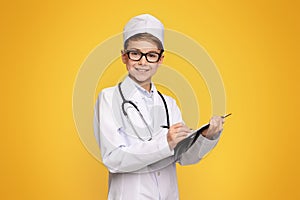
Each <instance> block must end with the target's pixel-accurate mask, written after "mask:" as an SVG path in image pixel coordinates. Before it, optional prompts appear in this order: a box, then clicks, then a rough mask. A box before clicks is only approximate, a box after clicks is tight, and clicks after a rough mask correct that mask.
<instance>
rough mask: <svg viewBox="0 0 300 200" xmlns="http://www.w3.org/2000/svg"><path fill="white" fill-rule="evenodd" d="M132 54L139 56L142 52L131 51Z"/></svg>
mask: <svg viewBox="0 0 300 200" xmlns="http://www.w3.org/2000/svg"><path fill="white" fill-rule="evenodd" d="M130 55H132V56H138V55H140V53H139V52H138V51H131V52H130Z"/></svg>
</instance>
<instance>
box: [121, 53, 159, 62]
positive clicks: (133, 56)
mask: <svg viewBox="0 0 300 200" xmlns="http://www.w3.org/2000/svg"><path fill="white" fill-rule="evenodd" d="M163 52H164V50H161V51H160V53H157V52H148V53H142V52H140V51H138V50H126V51H125V53H126V54H127V55H128V58H129V59H130V60H133V61H139V60H141V59H142V57H143V56H145V58H146V60H147V62H149V63H156V62H158V61H159V59H160V58H161V56H162V54H163Z"/></svg>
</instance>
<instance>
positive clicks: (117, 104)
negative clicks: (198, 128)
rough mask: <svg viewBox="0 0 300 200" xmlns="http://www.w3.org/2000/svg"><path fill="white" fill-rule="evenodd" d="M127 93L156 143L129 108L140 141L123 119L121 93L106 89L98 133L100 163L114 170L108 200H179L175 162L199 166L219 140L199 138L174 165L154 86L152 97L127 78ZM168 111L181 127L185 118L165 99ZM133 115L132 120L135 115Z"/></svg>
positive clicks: (98, 114)
mask: <svg viewBox="0 0 300 200" xmlns="http://www.w3.org/2000/svg"><path fill="white" fill-rule="evenodd" d="M121 87H122V92H123V94H124V97H125V99H126V100H131V101H133V102H134V103H135V104H136V105H137V107H138V108H139V110H140V111H141V113H142V115H143V116H144V118H145V120H146V121H147V123H148V126H149V127H150V129H151V133H152V140H151V141H147V140H146V139H147V138H149V137H150V133H149V131H147V128H146V125H145V124H144V123H142V121H141V119H140V117H139V116H137V112H136V110H134V109H133V108H132V106H131V105H130V104H126V105H125V108H126V109H127V111H128V113H129V115H130V116H131V117H132V118H130V119H132V120H131V121H133V124H134V127H136V130H137V132H138V133H139V134H140V135H141V137H143V138H145V140H146V141H142V140H140V139H139V138H138V137H137V136H136V134H135V133H134V131H133V129H132V128H131V126H130V124H129V122H128V120H127V119H126V117H125V116H124V114H123V113H122V109H121V104H122V99H121V96H120V93H119V91H118V87H117V86H115V87H111V88H106V89H104V90H103V91H101V93H100V94H99V96H98V99H97V102H96V105H95V117H94V132H95V137H96V139H97V142H98V144H99V147H100V150H101V158H102V162H103V163H104V165H105V166H106V167H107V169H108V170H109V191H108V199H109V200H144V199H151V200H176V199H178V198H179V197H178V186H177V176H176V162H179V163H180V164H181V165H188V164H194V163H197V162H199V161H200V160H201V158H202V157H203V156H204V155H205V154H207V153H208V152H209V151H210V150H211V149H212V148H213V147H214V146H215V145H216V144H217V142H218V140H219V136H218V137H217V138H216V139H214V140H208V139H206V138H205V137H202V136H200V137H199V138H198V140H197V142H196V143H195V144H194V145H193V146H192V147H191V148H190V149H189V150H188V151H187V152H186V153H184V154H183V155H182V157H181V158H180V160H178V161H175V160H174V156H173V154H174V152H173V151H171V150H170V148H169V145H168V142H167V137H166V134H167V132H168V130H167V129H164V128H161V127H160V126H161V125H167V121H166V112H165V108H164V104H163V101H162V99H161V97H160V96H159V95H158V93H157V90H156V88H155V85H154V84H152V87H151V92H148V91H146V90H144V89H143V88H141V87H140V86H139V85H138V84H136V83H135V82H134V81H133V80H131V78H129V77H126V78H125V80H124V81H123V82H122V86H121ZM164 98H165V100H166V103H167V106H168V112H169V117H170V125H172V124H175V123H177V122H182V117H181V113H180V110H179V108H178V106H177V105H176V102H175V100H174V99H172V98H171V97H169V96H166V95H164ZM130 113H131V114H130Z"/></svg>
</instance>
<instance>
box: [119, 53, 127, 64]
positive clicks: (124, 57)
mask: <svg viewBox="0 0 300 200" xmlns="http://www.w3.org/2000/svg"><path fill="white" fill-rule="evenodd" d="M121 57H122V62H123V63H124V64H127V62H128V57H127V55H126V53H125V51H124V50H122V51H121Z"/></svg>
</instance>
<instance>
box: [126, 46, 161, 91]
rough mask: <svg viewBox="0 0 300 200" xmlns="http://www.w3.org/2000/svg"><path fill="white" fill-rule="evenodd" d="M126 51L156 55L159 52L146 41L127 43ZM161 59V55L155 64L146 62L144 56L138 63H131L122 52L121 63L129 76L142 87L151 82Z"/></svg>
mask: <svg viewBox="0 0 300 200" xmlns="http://www.w3.org/2000/svg"><path fill="white" fill-rule="evenodd" d="M126 50H127V51H131V50H134V51H135V50H137V51H140V52H142V53H148V52H154V53H158V54H159V53H160V52H161V50H159V49H158V48H157V46H156V45H155V44H154V43H151V42H148V41H129V43H128V47H127V49H126ZM163 58H164V56H163V55H162V56H161V57H160V59H159V60H158V62H155V63H150V62H148V61H147V60H146V57H145V56H143V57H142V58H141V60H139V61H133V60H131V59H129V57H128V55H127V54H126V53H125V52H122V61H123V63H124V64H125V65H126V68H127V71H128V73H129V76H130V77H131V78H132V79H133V80H134V81H135V82H137V83H138V84H139V85H140V86H142V87H145V86H146V85H148V84H149V83H150V82H151V78H152V76H153V75H154V74H155V73H156V70H157V68H158V67H159V65H160V64H161V63H162V61H163Z"/></svg>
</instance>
